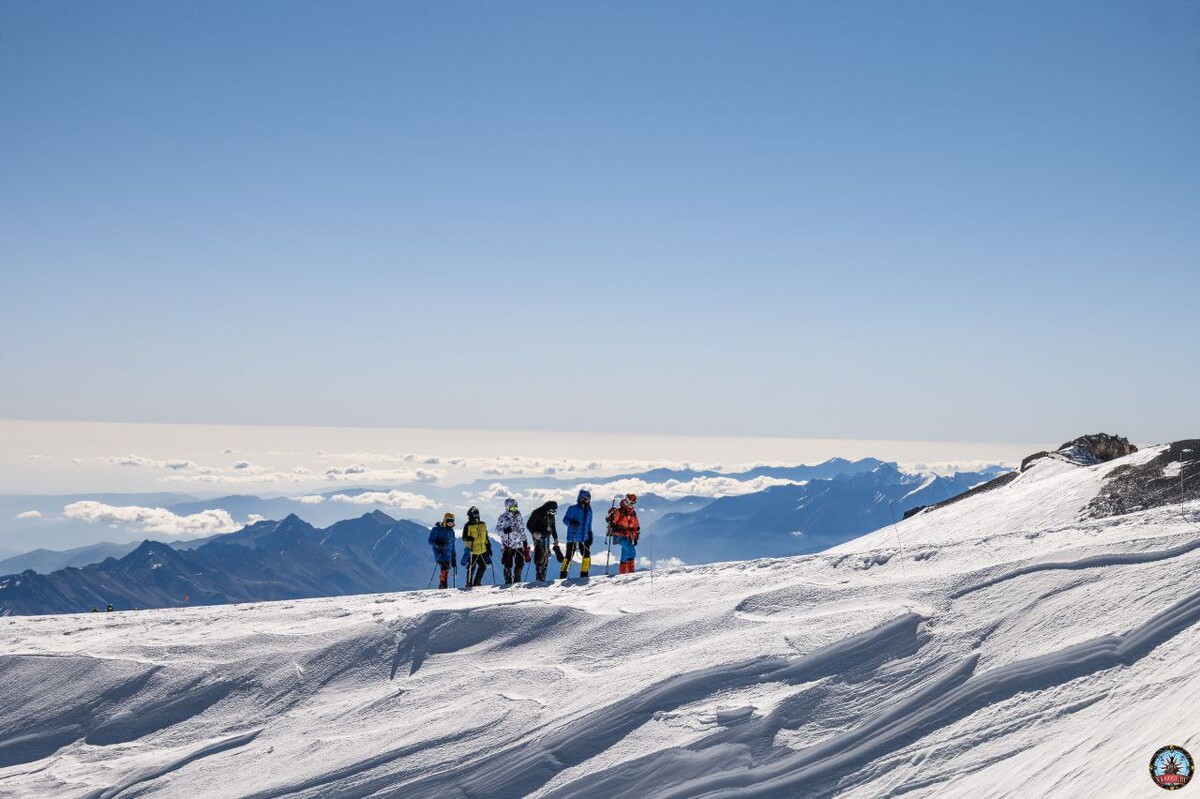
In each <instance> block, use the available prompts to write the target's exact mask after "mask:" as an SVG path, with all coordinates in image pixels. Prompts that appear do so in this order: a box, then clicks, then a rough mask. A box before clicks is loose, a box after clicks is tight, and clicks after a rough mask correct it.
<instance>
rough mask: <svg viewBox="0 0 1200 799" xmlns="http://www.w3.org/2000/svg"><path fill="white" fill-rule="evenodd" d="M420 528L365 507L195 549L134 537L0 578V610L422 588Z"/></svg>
mask: <svg viewBox="0 0 1200 799" xmlns="http://www.w3.org/2000/svg"><path fill="white" fill-rule="evenodd" d="M427 538H428V529H427V528H426V527H425V526H424V525H422V524H417V523H415V522H411V521H397V520H396V519H393V518H392V517H390V516H388V515H387V514H386V513H382V512H380V511H372V512H371V513H367V514H365V515H363V516H361V517H359V518H357V519H347V520H345V521H341V522H338V523H336V524H334V525H331V526H329V527H327V528H324V529H320V528H316V527H313V526H312V525H310V524H308V523H307V522H305V521H303V520H302V519H300V518H299V517H297V516H294V515H291V516H288V517H286V518H285V519H283V520H282V521H264V522H258V523H256V524H252V525H249V526H247V527H245V528H243V529H242V530H239V531H238V532H235V533H229V534H227V535H223V536H219V537H217V538H216V539H213V540H211V541H209V542H208V543H205V544H203V545H201V546H199V547H197V548H196V549H176V548H175V547H173V546H170V545H168V544H164V543H161V542H158V541H149V540H147V541H143V542H142V543H141V544H139V545H138V546H137V547H136V548H135V549H134V550H133V551H131V552H129V553H128V554H126V555H125V556H123V557H121V558H119V559H118V558H108V559H107V560H104V561H103V562H101V563H97V564H93V565H90V566H86V567H84V568H81V569H80V568H66V569H61V570H58V571H55V572H52V573H50V574H37V573H36V572H33V571H24V572H22V573H20V574H14V575H8V576H6V577H0V615H7V614H40V613H76V612H81V611H87V610H90V609H91V608H92V607H99V608H101V609H103V608H104V607H105V606H106V605H107V604H109V603H111V604H112V605H113V606H114V608H115V609H117V610H129V609H133V608H156V607H180V606H185V605H219V604H225V603H230V602H256V601H262V600H270V599H298V598H301V597H316V596H339V595H344V594H362V593H374V592H383V591H399V590H404V589H412V588H424V587H426V585H427V584H428V581H429V577H430V574H431V572H430V569H431V568H432V563H431V561H430V555H429V546H428V543H427Z"/></svg>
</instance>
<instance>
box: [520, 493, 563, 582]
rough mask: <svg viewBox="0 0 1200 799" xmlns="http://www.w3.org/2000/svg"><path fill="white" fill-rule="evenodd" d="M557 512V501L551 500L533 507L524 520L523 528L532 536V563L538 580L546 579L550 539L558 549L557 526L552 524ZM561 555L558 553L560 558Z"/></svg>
mask: <svg viewBox="0 0 1200 799" xmlns="http://www.w3.org/2000/svg"><path fill="white" fill-rule="evenodd" d="M556 513H558V503H557V502H555V501H553V500H551V501H550V502H547V503H546V504H544V505H542V506H540V507H538V508H535V509H534V510H533V512H532V513H530V514H529V520H528V521H527V522H525V529H527V530H528V531H529V534H530V535H531V536H532V537H533V565H534V568H535V569H537V578H538V580H545V579H546V566H547V564H549V562H550V550H551V543H550V542H551V541H553V542H554V543H553V547H554V549H555V550H557V551H559V552H560V553H561V550H558V528H557V527H555V524H554V514H556ZM561 558H562V556H561V554H560V555H559V559H560V560H561Z"/></svg>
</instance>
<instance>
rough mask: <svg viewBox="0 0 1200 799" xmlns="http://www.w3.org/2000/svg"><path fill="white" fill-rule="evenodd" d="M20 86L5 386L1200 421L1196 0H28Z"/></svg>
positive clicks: (864, 429)
mask: <svg viewBox="0 0 1200 799" xmlns="http://www.w3.org/2000/svg"><path fill="white" fill-rule="evenodd" d="M0 108H3V109H4V124H3V125H0V152H2V153H4V156H3V158H2V159H0V269H2V277H0V281H2V283H0V289H2V291H0V335H2V336H3V337H4V340H5V341H6V342H7V345H6V346H5V347H4V348H2V349H0V375H2V377H0V381H2V386H0V388H3V391H0V418H12V419H83V420H101V421H105V420H108V421H132V422H205V423H235V424H300V425H304V424H328V425H364V426H404V427H444V428H491V429H549V430H555V429H558V430H582V431H627V432H635V433H664V434H665V433H669V434H691V435H698V434H728V435H768V436H770V435H781V436H810V437H850V438H889V439H937V440H948V439H957V440H995V441H1031V440H1048V441H1055V442H1057V441H1058V440H1059V439H1061V440H1066V439H1068V438H1071V437H1073V436H1075V435H1077V434H1080V433H1083V432H1087V431H1092V430H1098V429H1107V430H1110V431H1115V432H1121V433H1123V434H1126V435H1130V436H1132V437H1134V438H1135V439H1136V440H1139V441H1156V440H1166V439H1170V438H1180V437H1184V436H1188V435H1196V434H1197V433H1198V431H1197V430H1196V429H1195V421H1196V416H1195V412H1194V408H1195V401H1194V397H1195V396H1196V395H1197V393H1198V391H1200V372H1198V371H1197V370H1196V369H1195V368H1194V365H1195V362H1196V358H1195V345H1196V340H1197V336H1196V334H1197V332H1198V331H1197V324H1196V322H1195V317H1194V315H1193V307H1192V306H1194V302H1195V298H1196V297H1197V296H1200V278H1198V277H1197V272H1198V271H1200V270H1197V268H1196V266H1197V257H1198V255H1200V189H1198V188H1197V187H1200V153H1198V148H1197V146H1196V145H1197V142H1198V141H1200V7H1198V6H1197V5H1196V4H1194V3H1187V2H1154V3H1144V2H1108V3H1095V2H1061V3H1044V2H1028V3H1022V2H1006V3H958V2H924V3H913V2H903V3H900V2H894V3H832V2H831V3H796V2H787V3H782V2H781V3H768V2H756V3H707V2H687V3H645V2H630V3H623V2H605V3H589V4H584V3H550V2H546V3H528V2H525V3H522V2H517V3H457V2H455V3H442V2H429V3H400V2H395V3H344V4H332V3H302V2H287V3H283V2H257V3H252V4H243V3H215V2H214V3H150V2H147V3H134V2H123V3H119V4H115V3H105V4H97V3H5V4H3V5H0Z"/></svg>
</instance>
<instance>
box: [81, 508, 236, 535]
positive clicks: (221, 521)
mask: <svg viewBox="0 0 1200 799" xmlns="http://www.w3.org/2000/svg"><path fill="white" fill-rule="evenodd" d="M63 515H64V516H66V517H67V518H68V519H80V520H82V521H85V522H88V523H90V524H109V525H114V526H115V525H127V526H131V527H135V528H137V529H140V530H141V531H142V532H146V533H159V534H163V535H168V536H174V537H178V538H184V537H197V536H203V535H213V534H215V533H231V532H233V531H234V530H238V529H240V528H241V526H242V525H240V524H238V523H236V522H235V521H234V520H233V517H231V516H230V515H229V511H226V510H222V509H220V508H213V509H209V510H202V511H200V512H199V513H193V514H190V515H188V516H179V515H177V514H174V513H172V512H171V511H169V510H167V509H166V508H145V507H141V506H138V505H121V506H118V505H107V504H105V503H103V502H95V501H93V500H84V501H82V502H72V503H71V504H70V505H67V506H66V507H65V508H63Z"/></svg>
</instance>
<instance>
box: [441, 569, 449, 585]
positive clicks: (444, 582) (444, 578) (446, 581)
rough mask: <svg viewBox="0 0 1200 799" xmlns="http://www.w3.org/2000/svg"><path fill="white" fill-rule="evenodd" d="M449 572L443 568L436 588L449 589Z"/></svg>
mask: <svg viewBox="0 0 1200 799" xmlns="http://www.w3.org/2000/svg"><path fill="white" fill-rule="evenodd" d="M449 578H450V570H449V569H446V568H443V569H442V576H441V579H440V580H439V581H438V588H449V587H450V584H449Z"/></svg>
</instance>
